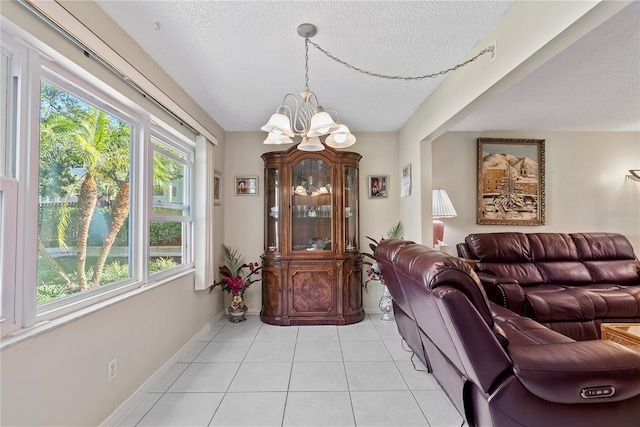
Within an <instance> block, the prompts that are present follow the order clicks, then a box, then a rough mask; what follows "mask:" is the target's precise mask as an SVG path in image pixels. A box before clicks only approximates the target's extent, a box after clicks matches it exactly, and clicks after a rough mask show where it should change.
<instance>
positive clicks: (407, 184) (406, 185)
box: [400, 163, 411, 197]
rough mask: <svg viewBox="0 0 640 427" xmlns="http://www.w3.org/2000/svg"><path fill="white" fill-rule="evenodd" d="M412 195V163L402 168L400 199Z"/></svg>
mask: <svg viewBox="0 0 640 427" xmlns="http://www.w3.org/2000/svg"><path fill="white" fill-rule="evenodd" d="M410 195H411V163H409V164H408V165H405V166H404V167H403V168H402V186H401V187H400V197H408V196H410Z"/></svg>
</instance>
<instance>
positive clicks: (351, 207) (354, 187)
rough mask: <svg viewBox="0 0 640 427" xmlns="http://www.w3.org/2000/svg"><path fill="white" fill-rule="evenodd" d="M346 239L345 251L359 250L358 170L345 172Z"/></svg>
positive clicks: (347, 167)
mask: <svg viewBox="0 0 640 427" xmlns="http://www.w3.org/2000/svg"><path fill="white" fill-rule="evenodd" d="M344 239H345V250H347V251H357V250H358V168H355V167H352V166H346V167H345V170H344Z"/></svg>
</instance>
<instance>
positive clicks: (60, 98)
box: [37, 80, 132, 304]
mask: <svg viewBox="0 0 640 427" xmlns="http://www.w3.org/2000/svg"><path fill="white" fill-rule="evenodd" d="M131 135H132V126H131V125H130V124H128V123H127V122H125V121H124V120H122V119H120V118H118V117H115V116H113V115H111V114H109V113H107V112H105V111H103V110H101V109H99V108H97V107H95V106H93V105H90V104H88V103H86V102H84V101H82V100H81V99H80V98H78V97H77V96H74V94H72V93H70V92H68V91H66V90H64V89H61V88H60V87H58V86H56V85H55V84H53V83H52V82H49V81H47V80H42V84H41V90H40V159H39V185H38V189H39V191H38V193H39V203H38V205H39V211H38V275H37V302H38V304H44V303H47V302H50V301H54V300H57V299H59V298H63V297H66V296H68V295H73V294H76V293H78V292H82V291H87V290H90V289H95V288H97V287H99V286H102V285H104V284H109V283H113V282H117V281H119V280H123V279H128V278H130V277H131V271H130V266H129V264H130V262H129V253H130V250H129V233H128V222H129V212H130V205H129V200H130V177H131V164H130V163H131Z"/></svg>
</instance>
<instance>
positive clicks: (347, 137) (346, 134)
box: [324, 123, 356, 148]
mask: <svg viewBox="0 0 640 427" xmlns="http://www.w3.org/2000/svg"><path fill="white" fill-rule="evenodd" d="M324 143H325V144H327V145H328V146H329V147H333V148H345V147H350V146H352V145H353V144H355V143H356V137H355V136H353V134H351V132H350V131H349V128H348V127H347V126H346V125H344V124H342V123H338V129H337V130H335V131H333V132H331V134H330V135H329V136H328V137H327V138H326V139H325V140H324Z"/></svg>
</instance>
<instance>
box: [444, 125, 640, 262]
mask: <svg viewBox="0 0 640 427" xmlns="http://www.w3.org/2000/svg"><path fill="white" fill-rule="evenodd" d="M480 137H496V138H533V139H544V140H545V151H546V168H545V172H546V173H545V177H546V196H547V197H546V224H545V225H544V226H530V227H510V226H492V225H477V224H476V194H477V191H476V190H477V155H476V153H477V148H476V147H477V145H476V144H477V138H480ZM432 144H433V147H432V151H433V178H432V179H433V182H432V184H433V187H434V188H444V189H446V190H447V193H448V194H449V197H450V198H451V201H452V202H453V204H454V207H455V208H456V211H457V213H458V216H457V217H456V218H451V219H445V220H443V222H444V223H445V236H444V241H445V243H447V244H450V245H454V244H456V243H459V242H462V241H464V237H465V236H466V235H467V234H469V233H483V232H496V231H521V232H527V233H542V232H590V231H603V232H617V233H622V234H624V235H625V236H627V237H628V238H629V240H630V241H631V243H632V244H633V246H634V248H635V251H636V253H637V254H640V183H638V182H635V181H632V180H629V179H627V178H626V175H627V174H628V170H629V169H633V168H637V167H638V165H640V133H637V132H447V133H445V134H444V135H442V136H441V137H440V138H438V139H436V140H435V141H433V143H432Z"/></svg>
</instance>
